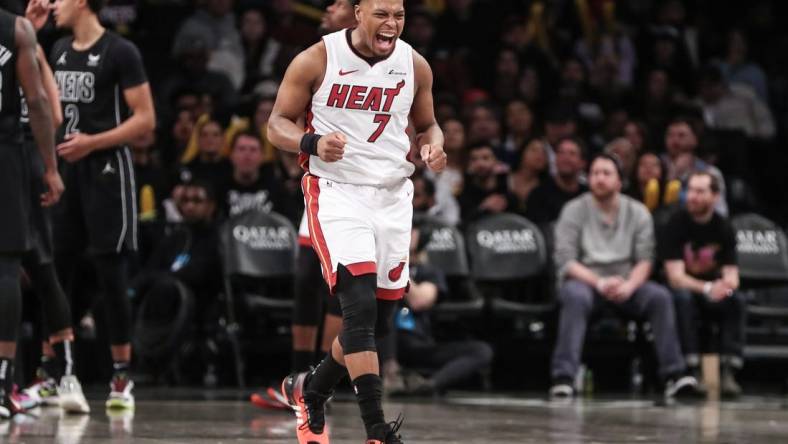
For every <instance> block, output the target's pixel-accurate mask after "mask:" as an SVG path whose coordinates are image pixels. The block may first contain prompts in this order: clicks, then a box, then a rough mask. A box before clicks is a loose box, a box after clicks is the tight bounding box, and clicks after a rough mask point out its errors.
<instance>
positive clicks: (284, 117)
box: [268, 42, 346, 162]
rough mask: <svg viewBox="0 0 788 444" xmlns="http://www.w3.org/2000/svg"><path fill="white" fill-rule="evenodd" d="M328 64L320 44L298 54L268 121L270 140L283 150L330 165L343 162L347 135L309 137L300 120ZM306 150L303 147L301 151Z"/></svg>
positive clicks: (281, 86)
mask: <svg viewBox="0 0 788 444" xmlns="http://www.w3.org/2000/svg"><path fill="white" fill-rule="evenodd" d="M325 65H326V49H325V44H324V43H323V42H319V43H317V44H315V45H313V46H311V47H310V48H309V49H307V50H305V51H303V52H302V53H300V54H298V55H297V56H296V58H294V59H293V61H292V62H291V63H290V66H288V68H287V71H286V72H285V76H284V79H282V83H281V84H280V85H279V92H278V93H277V95H276V102H275V103H274V109H273V110H272V111H271V117H270V118H269V119H268V139H269V140H270V141H271V143H272V144H273V145H274V146H275V147H277V148H279V149H280V150H283V151H287V152H291V153H298V152H301V151H304V152H305V153H309V154H313V155H317V156H320V158H321V159H323V160H325V161H327V162H335V161H337V160H340V159H342V155H343V153H344V147H345V142H346V139H345V135H344V134H341V133H339V132H334V133H331V134H309V133H307V132H306V131H304V127H303V125H300V126H299V125H298V122H299V119H301V118H302V117H303V115H304V111H305V110H306V109H307V107H308V106H309V103H310V101H311V100H312V91H313V88H315V87H316V86H317V83H318V81H319V80H320V79H321V78H322V77H323V70H324V66H325ZM302 147H303V148H302Z"/></svg>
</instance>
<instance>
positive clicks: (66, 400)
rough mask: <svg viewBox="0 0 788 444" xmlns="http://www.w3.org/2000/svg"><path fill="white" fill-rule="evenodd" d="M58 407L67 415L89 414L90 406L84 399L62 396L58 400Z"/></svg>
mask: <svg viewBox="0 0 788 444" xmlns="http://www.w3.org/2000/svg"><path fill="white" fill-rule="evenodd" d="M60 407H62V408H63V410H65V411H66V412H67V413H83V414H87V413H90V406H89V405H88V403H87V401H86V400H85V398H84V397H82V399H80V398H79V397H76V396H75V397H69V396H62V397H61V399H60Z"/></svg>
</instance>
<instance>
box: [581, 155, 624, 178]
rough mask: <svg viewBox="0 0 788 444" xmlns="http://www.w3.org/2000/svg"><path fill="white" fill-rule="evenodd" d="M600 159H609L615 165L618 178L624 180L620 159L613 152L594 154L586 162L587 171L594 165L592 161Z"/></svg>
mask: <svg viewBox="0 0 788 444" xmlns="http://www.w3.org/2000/svg"><path fill="white" fill-rule="evenodd" d="M600 159H604V160H609V161H611V162H613V165H615V167H616V173H617V174H618V178H619V179H620V180H622V181H623V180H624V169H623V168H622V166H621V159H619V158H618V156H616V155H615V154H608V153H600V154H597V155H596V156H594V158H593V159H591V162H589V163H588V171H589V172H590V171H591V167H592V166H593V165H594V162H596V161H597V160H600Z"/></svg>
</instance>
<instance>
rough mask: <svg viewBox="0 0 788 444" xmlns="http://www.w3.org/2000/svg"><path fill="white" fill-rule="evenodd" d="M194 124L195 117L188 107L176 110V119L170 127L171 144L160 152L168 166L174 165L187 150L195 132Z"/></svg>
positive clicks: (169, 138)
mask: <svg viewBox="0 0 788 444" xmlns="http://www.w3.org/2000/svg"><path fill="white" fill-rule="evenodd" d="M194 124H195V119H194V117H193V115H192V113H191V111H189V110H188V109H178V110H177V111H176V112H175V119H174V121H173V122H172V125H171V126H170V127H169V128H170V132H169V134H168V136H169V137H168V140H169V144H168V146H167V147H166V149H164V150H162V152H161V153H160V154H161V160H162V161H163V162H164V164H165V165H166V166H167V167H168V168H170V167H172V165H174V164H175V163H176V161H177V159H180V158H181V156H183V153H184V152H186V147H188V145H189V139H191V136H192V133H193V132H194Z"/></svg>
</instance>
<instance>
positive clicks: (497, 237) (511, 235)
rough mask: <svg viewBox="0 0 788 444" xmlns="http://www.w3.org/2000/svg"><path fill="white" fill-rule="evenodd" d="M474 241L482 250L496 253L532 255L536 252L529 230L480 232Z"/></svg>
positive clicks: (532, 234) (534, 236)
mask: <svg viewBox="0 0 788 444" xmlns="http://www.w3.org/2000/svg"><path fill="white" fill-rule="evenodd" d="M476 241H477V242H478V243H479V245H480V246H481V247H483V248H487V249H490V250H493V251H494V252H496V253H533V252H535V251H538V249H539V244H538V243H537V241H536V235H535V234H534V231H533V230H532V229H529V228H523V229H519V230H480V231H478V232H477V233H476Z"/></svg>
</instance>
